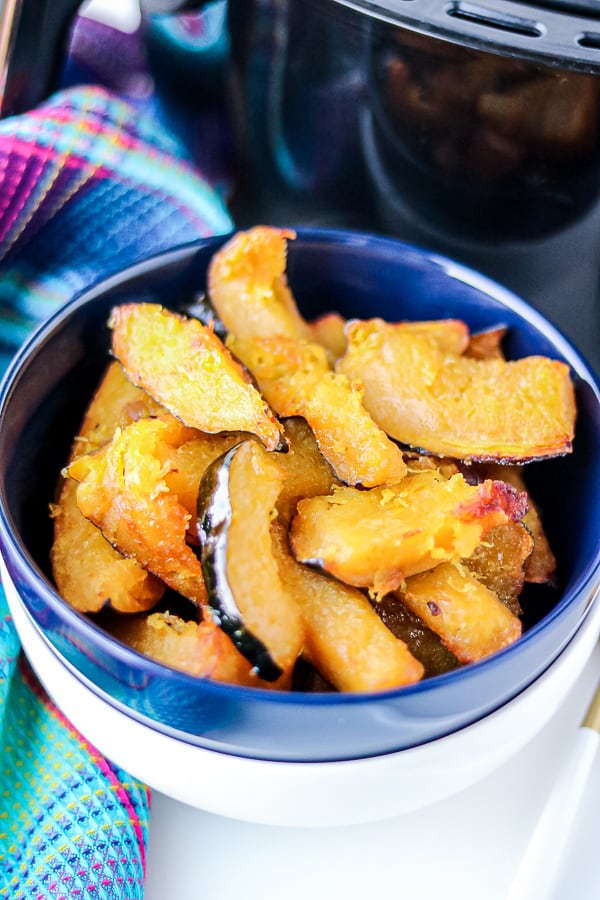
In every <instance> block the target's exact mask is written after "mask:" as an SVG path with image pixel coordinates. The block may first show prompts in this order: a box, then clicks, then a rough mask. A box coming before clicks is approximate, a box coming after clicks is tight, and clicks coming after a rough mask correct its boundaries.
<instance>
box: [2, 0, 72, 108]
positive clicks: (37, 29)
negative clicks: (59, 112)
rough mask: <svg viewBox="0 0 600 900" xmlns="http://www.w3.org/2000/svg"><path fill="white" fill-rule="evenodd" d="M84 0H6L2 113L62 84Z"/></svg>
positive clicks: (42, 96) (38, 98) (27, 105)
mask: <svg viewBox="0 0 600 900" xmlns="http://www.w3.org/2000/svg"><path fill="white" fill-rule="evenodd" d="M81 2H82V0H5V3H4V6H3V10H2V20H1V22H0V29H1V44H0V54H1V56H0V67H1V68H0V77H1V79H2V82H1V84H0V88H1V97H0V115H2V116H11V115H16V114H18V113H22V112H25V111H26V110H28V109H31V108H32V107H34V106H36V105H37V104H38V103H40V101H42V100H44V99H45V98H46V97H47V96H48V95H49V94H51V93H52V91H54V90H56V88H57V87H58V84H59V78H60V72H61V68H62V65H63V62H64V59H65V53H66V48H67V39H68V36H69V29H70V26H71V23H72V21H73V19H74V17H75V14H76V13H77V11H78V9H79V6H80V4H81Z"/></svg>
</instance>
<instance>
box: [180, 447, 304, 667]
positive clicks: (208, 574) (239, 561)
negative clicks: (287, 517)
mask: <svg viewBox="0 0 600 900" xmlns="http://www.w3.org/2000/svg"><path fill="white" fill-rule="evenodd" d="M283 477H284V474H283V472H282V471H281V469H280V468H279V466H278V465H277V463H276V462H275V461H274V459H273V457H272V456H269V454H267V453H266V452H265V450H264V448H262V447H261V446H260V445H259V444H258V443H257V442H256V441H254V440H248V441H243V442H242V443H240V444H238V445H236V446H235V447H233V448H232V449H231V450H229V451H228V452H227V453H225V454H224V455H223V456H222V457H221V458H219V459H218V460H217V461H215V462H214V463H213V464H212V465H211V466H209V468H208V469H207V471H206V473H205V475H204V477H203V479H202V482H201V484H200V490H199V493H198V507H197V529H198V538H199V543H200V559H201V563H202V571H203V573H204V581H205V583H206V588H207V591H208V603H209V605H210V608H211V611H212V615H213V617H214V619H215V621H216V622H217V624H218V625H220V627H221V628H222V629H223V631H225V632H226V634H227V635H228V636H229V637H230V638H231V640H232V641H233V643H234V644H235V646H236V647H237V648H238V650H239V651H240V653H242V654H243V655H244V656H245V657H246V658H247V659H248V660H249V662H250V663H251V664H252V666H253V667H254V669H255V670H256V673H257V674H258V676H259V677H261V678H263V679H265V680H266V681H276V680H277V679H279V678H281V677H282V676H283V677H285V676H287V675H290V674H291V672H292V670H293V668H294V665H295V664H296V661H297V659H298V656H299V654H300V652H301V650H302V647H303V644H304V623H303V621H302V616H301V614H300V610H299V608H298V605H297V603H296V602H295V600H294V598H293V597H292V595H291V594H290V592H289V591H288V590H287V588H286V587H285V585H284V583H283V581H282V579H281V576H280V574H279V568H278V566H277V561H276V559H275V556H274V552H273V541H272V537H271V522H272V520H273V517H274V515H276V513H275V504H276V501H277V497H278V495H279V492H280V489H281V482H282V479H283Z"/></svg>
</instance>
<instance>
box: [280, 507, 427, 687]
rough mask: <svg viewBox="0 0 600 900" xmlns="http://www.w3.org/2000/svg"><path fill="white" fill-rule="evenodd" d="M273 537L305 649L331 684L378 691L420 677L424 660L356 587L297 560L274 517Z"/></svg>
mask: <svg viewBox="0 0 600 900" xmlns="http://www.w3.org/2000/svg"><path fill="white" fill-rule="evenodd" d="M273 543H274V547H275V553H276V556H277V560H278V563H279V566H280V571H281V575H282V578H283V579H284V581H285V583H286V585H287V586H288V588H289V590H290V591H291V592H292V593H293V595H294V596H295V597H296V598H297V602H298V605H299V606H300V609H301V610H302V616H303V619H304V623H305V628H306V635H305V644H304V653H303V655H304V656H305V657H306V658H307V659H308V660H309V661H310V662H311V663H312V665H313V666H314V667H315V669H317V671H318V672H320V674H321V675H322V676H323V677H324V678H325V679H326V681H328V682H329V684H331V685H333V687H335V688H337V689H338V690H340V691H380V690H388V689H391V688H395V687H400V686H402V685H405V684H413V683H414V682H415V681H419V680H420V679H421V678H422V677H423V666H422V664H421V663H420V662H419V661H418V660H417V659H415V657H414V656H413V655H412V653H411V652H410V650H409V649H408V647H407V646H406V644H405V643H404V641H402V640H399V639H398V638H397V637H395V636H394V635H393V634H392V633H391V631H390V630H389V629H388V628H386V626H385V625H384V624H383V622H382V621H381V620H380V619H379V617H378V616H377V614H376V613H375V611H374V610H373V608H372V606H371V604H370V603H369V601H368V600H367V598H366V597H365V596H364V595H363V594H362V593H361V592H360V591H358V590H356V589H355V588H352V587H349V586H348V585H345V584H342V583H341V582H339V581H335V580H334V579H332V578H327V577H326V576H325V575H322V574H320V573H319V572H315V571H314V570H312V569H309V568H308V567H307V566H301V565H299V564H298V563H297V562H296V560H295V559H294V558H293V557H292V555H291V554H290V550H289V545H288V539H287V529H286V527H285V525H284V523H283V522H280V521H278V520H276V521H275V523H274V525H273Z"/></svg>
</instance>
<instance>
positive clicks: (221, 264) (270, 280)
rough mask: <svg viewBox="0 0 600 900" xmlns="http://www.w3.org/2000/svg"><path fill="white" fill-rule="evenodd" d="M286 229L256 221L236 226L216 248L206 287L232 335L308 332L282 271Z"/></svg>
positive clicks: (303, 336) (303, 335) (301, 335)
mask: <svg viewBox="0 0 600 900" xmlns="http://www.w3.org/2000/svg"><path fill="white" fill-rule="evenodd" d="M295 236H296V235H295V232H294V231H291V230H290V229H284V228H272V227H269V226H263V225H259V226H257V227H255V228H251V229H250V230H249V231H239V232H237V234H235V235H234V237H233V238H232V239H231V240H230V241H228V242H227V243H226V244H225V245H224V246H223V247H221V249H220V250H218V251H217V253H215V255H214V256H213V258H212V261H211V264H210V266H209V269H208V293H209V296H210V299H211V302H212V305H213V306H214V308H215V310H216V312H217V314H218V316H219V319H220V320H221V322H223V324H224V326H225V328H226V329H227V330H228V331H229V332H230V333H231V334H233V335H235V336H236V337H240V338H253V337H268V336H273V335H281V336H282V337H287V338H290V339H292V340H307V339H309V338H310V331H309V328H308V326H307V324H306V322H305V321H304V319H303V318H302V316H301V315H300V313H299V312H298V309H297V307H296V301H295V300H294V297H293V295H292V292H291V291H290V288H289V286H288V282H287V277H286V262H287V241H288V240H293V239H294V238H295Z"/></svg>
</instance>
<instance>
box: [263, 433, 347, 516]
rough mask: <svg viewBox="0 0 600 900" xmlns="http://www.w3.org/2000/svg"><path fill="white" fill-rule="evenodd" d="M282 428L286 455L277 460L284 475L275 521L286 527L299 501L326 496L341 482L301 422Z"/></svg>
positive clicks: (312, 435)
mask: <svg viewBox="0 0 600 900" xmlns="http://www.w3.org/2000/svg"><path fill="white" fill-rule="evenodd" d="M284 428H285V438H286V441H287V445H288V451H287V453H281V454H280V456H279V457H278V459H277V462H278V465H279V467H280V469H281V470H282V471H283V473H284V475H285V477H284V479H283V483H282V485H281V490H280V492H279V496H278V498H277V518H278V521H279V522H284V523H285V525H286V527H287V525H289V522H290V520H291V518H292V516H293V515H294V513H295V512H296V506H297V505H298V501H299V500H302V499H303V498H305V497H318V496H319V495H321V494H328V493H330V491H331V490H332V488H333V486H334V485H336V484H337V485H339V484H340V481H339V480H338V479H337V478H336V476H335V474H334V472H333V469H332V468H331V466H330V465H329V463H328V462H327V460H326V459H325V457H324V456H323V454H322V453H321V451H320V450H319V447H318V445H317V442H316V440H315V436H314V434H313V432H312V430H311V428H310V427H309V425H308V423H307V422H306V421H305V420H304V419H302V418H300V417H296V418H292V419H286V420H285V422H284Z"/></svg>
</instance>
